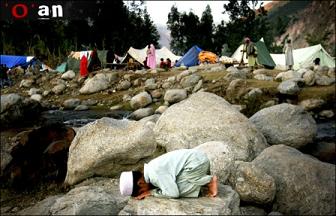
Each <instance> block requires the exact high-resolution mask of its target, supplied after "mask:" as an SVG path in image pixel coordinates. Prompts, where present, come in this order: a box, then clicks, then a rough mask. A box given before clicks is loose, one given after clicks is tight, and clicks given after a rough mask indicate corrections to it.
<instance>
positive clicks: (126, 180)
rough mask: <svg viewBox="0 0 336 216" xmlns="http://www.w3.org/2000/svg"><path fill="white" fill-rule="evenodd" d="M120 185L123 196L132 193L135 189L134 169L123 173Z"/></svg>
mask: <svg viewBox="0 0 336 216" xmlns="http://www.w3.org/2000/svg"><path fill="white" fill-rule="evenodd" d="M119 187H120V193H121V195H123V196H130V195H132V191H133V173H132V171H129V172H122V173H121V175H120V182H119Z"/></svg>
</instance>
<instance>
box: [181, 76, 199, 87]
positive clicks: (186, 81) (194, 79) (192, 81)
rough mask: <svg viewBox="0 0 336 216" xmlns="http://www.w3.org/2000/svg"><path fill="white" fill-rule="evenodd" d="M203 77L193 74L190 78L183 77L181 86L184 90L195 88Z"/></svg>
mask: <svg viewBox="0 0 336 216" xmlns="http://www.w3.org/2000/svg"><path fill="white" fill-rule="evenodd" d="M201 79H202V77H201V76H200V75H197V74H192V75H190V76H186V77H183V78H182V80H181V85H182V87H183V88H187V87H193V86H195V85H196V84H197V83H198V81H199V80H201Z"/></svg>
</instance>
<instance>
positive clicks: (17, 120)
mask: <svg viewBox="0 0 336 216" xmlns="http://www.w3.org/2000/svg"><path fill="white" fill-rule="evenodd" d="M41 112H42V106H41V104H40V103H39V102H38V101H36V100H33V99H30V98H24V97H21V96H20V95H18V94H15V93H12V94H4V95H1V112H0V121H1V126H2V127H8V126H14V125H15V124H20V125H21V126H22V124H23V123H24V121H32V120H37V119H38V116H39V114H40V113H41Z"/></svg>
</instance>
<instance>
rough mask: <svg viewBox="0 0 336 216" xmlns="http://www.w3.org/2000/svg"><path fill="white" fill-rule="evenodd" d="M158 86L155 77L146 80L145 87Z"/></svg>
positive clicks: (152, 88) (152, 87)
mask: <svg viewBox="0 0 336 216" xmlns="http://www.w3.org/2000/svg"><path fill="white" fill-rule="evenodd" d="M156 88H157V84H156V83H155V79H154V78H150V79H148V80H146V82H145V89H148V90H154V89H156Z"/></svg>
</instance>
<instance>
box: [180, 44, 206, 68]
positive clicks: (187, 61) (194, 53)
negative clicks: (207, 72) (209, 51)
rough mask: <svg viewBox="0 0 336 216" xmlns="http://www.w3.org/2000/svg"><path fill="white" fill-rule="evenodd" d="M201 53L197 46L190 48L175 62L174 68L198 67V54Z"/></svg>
mask: <svg viewBox="0 0 336 216" xmlns="http://www.w3.org/2000/svg"><path fill="white" fill-rule="evenodd" d="M201 51H202V49H201V48H199V47H198V46H197V45H195V46H193V47H191V48H190V49H189V50H188V52H187V53H186V54H184V56H182V58H181V59H180V60H179V61H178V62H176V64H175V66H176V67H179V66H181V65H184V66H187V67H190V66H195V65H198V54H199V53H200V52H201Z"/></svg>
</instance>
